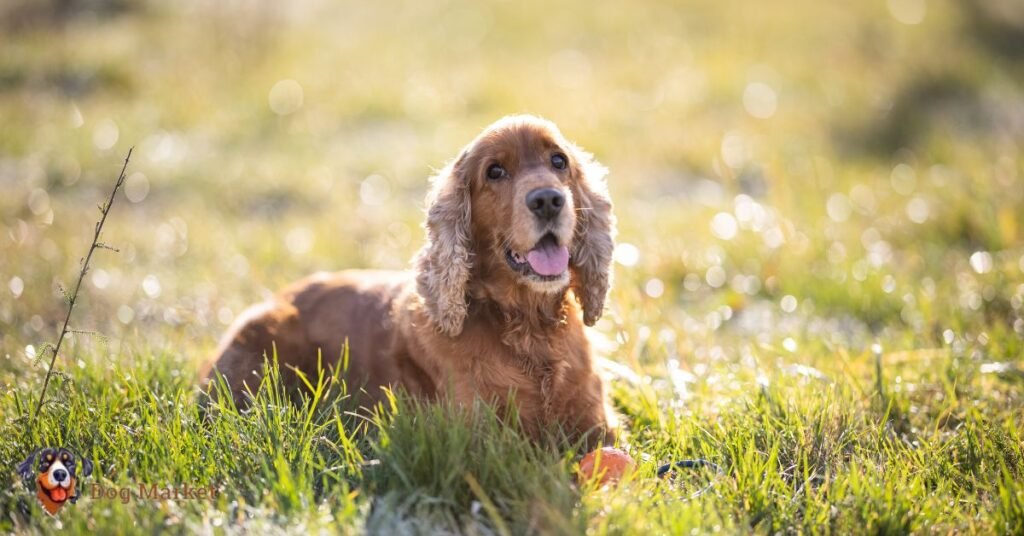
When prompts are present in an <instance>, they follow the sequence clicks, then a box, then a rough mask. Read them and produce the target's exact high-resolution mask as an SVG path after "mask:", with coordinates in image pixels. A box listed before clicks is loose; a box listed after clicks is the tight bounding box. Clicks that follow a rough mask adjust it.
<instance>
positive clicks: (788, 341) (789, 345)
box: [782, 337, 797, 352]
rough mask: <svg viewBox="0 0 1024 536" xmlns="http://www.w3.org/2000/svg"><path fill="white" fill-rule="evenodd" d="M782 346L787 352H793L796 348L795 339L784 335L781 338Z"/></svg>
mask: <svg viewBox="0 0 1024 536" xmlns="http://www.w3.org/2000/svg"><path fill="white" fill-rule="evenodd" d="M782 347H783V348H785V349H786V350H787V351H789V352H795V351H796V349H797V344H796V340H795V339H793V337H786V338H785V339H783V340H782Z"/></svg>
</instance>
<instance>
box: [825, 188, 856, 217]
mask: <svg viewBox="0 0 1024 536" xmlns="http://www.w3.org/2000/svg"><path fill="white" fill-rule="evenodd" d="M825 212H827V213H828V217H829V219H831V220H832V221H834V222H837V223H842V222H844V221H846V220H848V219H850V213H851V212H853V207H852V206H851V205H850V198H849V197H846V195H844V194H840V193H835V194H832V195H830V196H829V197H828V201H826V202H825Z"/></svg>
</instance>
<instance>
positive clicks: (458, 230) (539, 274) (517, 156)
mask: <svg viewBox="0 0 1024 536" xmlns="http://www.w3.org/2000/svg"><path fill="white" fill-rule="evenodd" d="M606 172H607V171H606V169H605V168H604V167H603V166H601V165H600V164H599V163H597V162H596V161H595V160H594V159H593V158H592V157H591V155H589V154H587V153H585V152H583V151H581V150H580V149H579V148H578V147H576V146H575V145H573V144H572V143H570V142H569V141H567V140H566V139H565V138H564V137H563V136H562V134H561V133H560V132H559V131H558V128H557V127H555V125H554V124H553V123H551V122H549V121H546V120H543V119H539V118H536V117H532V116H512V117H506V118H504V119H501V120H499V121H497V122H496V123H494V124H492V125H491V126H489V127H487V128H486V129H484V131H483V132H482V133H481V134H480V135H479V136H477V138H476V139H475V140H473V141H472V142H471V143H470V144H469V145H468V146H466V148H464V149H463V150H462V152H461V153H460V155H459V156H458V158H456V159H455V160H454V161H453V162H451V163H449V164H448V165H447V166H446V167H445V168H444V169H443V170H441V172H440V173H438V174H437V175H436V176H435V177H434V178H433V179H432V183H433V187H432V189H431V192H430V194H429V195H428V198H427V200H428V207H429V208H428V210H427V220H426V225H425V226H426V230H427V242H426V244H425V245H424V246H423V248H422V249H421V250H420V251H419V253H418V254H417V255H416V257H415V260H414V269H413V270H412V271H411V272H385V271H361V270H358V271H357V270H349V271H342V272H338V273H319V274H315V275H312V276H310V277H308V278H306V279H303V280H301V281H298V282H296V283H293V284H292V285H290V286H288V287H286V288H285V289H284V290H282V291H281V292H280V293H279V294H277V295H276V296H275V297H274V298H273V299H272V300H271V301H269V302H267V303H263V304H260V305H256V306H253V307H251V308H250V309H249V310H247V311H246V312H245V313H243V314H242V315H241V316H240V317H239V319H238V320H237V321H236V323H235V325H234V326H233V327H232V328H230V330H229V331H228V333H227V334H226V335H225V336H224V338H223V339H222V341H221V344H220V347H219V350H218V357H217V358H216V360H215V362H214V363H212V367H211V368H210V371H209V373H208V374H207V375H206V380H205V381H207V382H208V381H210V380H211V379H213V378H214V377H215V375H216V374H217V373H219V374H222V375H223V377H224V378H225V380H226V381H227V383H228V385H229V386H230V389H231V391H232V394H233V395H234V398H235V402H236V403H237V404H239V405H243V406H244V405H245V404H246V402H247V395H246V393H247V392H248V389H247V385H248V387H249V388H252V389H253V390H254V389H255V388H256V387H257V386H258V384H259V381H260V377H261V376H260V375H261V374H262V373H263V363H264V359H265V356H266V355H268V354H270V353H271V352H272V351H273V350H276V352H277V356H278V360H279V363H280V366H281V370H282V377H283V378H284V379H285V381H286V382H289V383H291V384H292V385H291V387H292V388H294V389H300V388H301V387H300V385H301V382H299V381H298V379H297V377H296V374H295V372H294V371H296V370H297V371H301V372H303V373H305V374H306V375H308V376H310V377H315V376H316V371H317V366H318V360H319V359H322V360H323V362H322V363H323V365H325V366H335V365H337V362H338V360H339V359H340V356H341V354H342V345H343V344H344V342H345V341H346V340H347V341H348V344H349V363H348V368H347V369H346V371H345V373H344V377H345V379H346V381H347V382H348V384H349V385H350V386H357V387H360V388H361V389H362V391H363V392H364V393H365V396H366V397H367V398H368V402H370V403H373V402H375V401H377V400H380V399H381V398H382V396H383V392H382V388H384V387H389V388H392V389H401V390H404V391H406V392H407V393H410V394H412V395H414V396H418V397H423V398H426V399H438V398H445V397H447V398H450V399H453V400H454V401H455V402H456V403H458V404H465V405H469V404H471V403H472V401H473V400H474V399H477V398H479V399H483V400H484V401H486V402H489V403H494V404H498V405H499V406H501V405H502V404H505V403H507V402H508V401H509V400H514V402H515V404H516V406H517V408H518V415H519V418H520V423H521V425H522V426H523V427H524V429H525V430H527V431H528V432H529V433H531V434H533V435H536V434H537V433H539V432H540V431H541V430H545V429H548V428H549V427H552V426H558V427H560V428H561V430H562V431H563V432H565V433H566V434H567V435H568V436H569V437H571V438H586V439H589V440H597V441H609V440H611V439H612V438H613V433H614V428H615V421H614V413H613V412H612V411H611V410H610V409H609V407H608V405H607V402H606V398H605V394H604V386H603V384H602V381H601V379H600V378H599V376H598V374H597V372H596V370H595V362H594V358H593V357H592V352H591V347H590V344H589V342H588V340H587V337H586V335H585V333H584V327H583V325H584V324H587V325H593V324H594V322H596V321H597V320H598V318H600V316H601V314H602V310H603V308H604V302H605V297H606V295H607V293H608V288H609V284H610V264H611V259H612V249H613V247H614V243H613V235H614V226H615V219H614V217H613V215H612V203H611V200H610V199H609V197H608V193H607V190H606V187H605V182H604V176H605V174H606ZM320 356H322V358H321V357H320ZM353 391H354V389H353ZM510 395H512V396H510Z"/></svg>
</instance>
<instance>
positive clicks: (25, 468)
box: [16, 449, 43, 478]
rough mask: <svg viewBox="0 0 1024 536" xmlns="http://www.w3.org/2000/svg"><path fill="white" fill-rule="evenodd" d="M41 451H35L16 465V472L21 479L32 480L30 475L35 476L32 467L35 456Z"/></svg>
mask: <svg viewBox="0 0 1024 536" xmlns="http://www.w3.org/2000/svg"><path fill="white" fill-rule="evenodd" d="M42 451H43V449H36V451H35V452H33V453H32V454H29V455H28V458H25V461H23V462H21V463H19V464H18V467H17V469H16V470H17V471H18V475H20V476H21V478H32V475H33V474H35V468H34V467H33V465H35V461H36V456H37V455H38V454H39V453H40V452H42Z"/></svg>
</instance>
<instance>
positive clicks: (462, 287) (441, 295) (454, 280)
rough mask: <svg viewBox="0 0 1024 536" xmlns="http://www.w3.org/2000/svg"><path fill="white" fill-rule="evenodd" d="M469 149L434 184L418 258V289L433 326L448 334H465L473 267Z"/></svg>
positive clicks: (446, 167) (446, 168)
mask: <svg viewBox="0 0 1024 536" xmlns="http://www.w3.org/2000/svg"><path fill="white" fill-rule="evenodd" d="M468 152H469V151H468V150H463V151H462V154H461V155H459V158H458V159H456V160H455V161H454V162H452V163H451V164H449V165H447V166H445V168H444V169H443V170H441V172H440V173H438V174H437V175H436V176H434V178H433V179H431V182H432V183H433V187H432V188H431V191H430V194H429V195H428V196H427V221H426V224H425V226H426V228H427V243H426V244H425V245H424V246H423V248H422V249H420V251H419V253H418V254H417V255H416V260H415V266H416V288H417V290H418V292H419V294H420V296H421V297H422V299H423V303H424V304H425V305H426V308H427V315H428V316H429V317H430V320H431V322H433V324H434V326H435V327H436V328H437V329H438V330H439V331H440V332H441V333H444V334H445V335H447V336H449V337H455V336H456V335H458V334H460V333H462V325H463V323H464V321H465V320H466V307H467V302H466V283H467V282H468V281H469V273H470V269H471V266H472V236H471V229H470V221H471V212H470V209H471V206H470V197H469V177H468V175H467V173H466V170H465V167H466V160H467V154H468Z"/></svg>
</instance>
